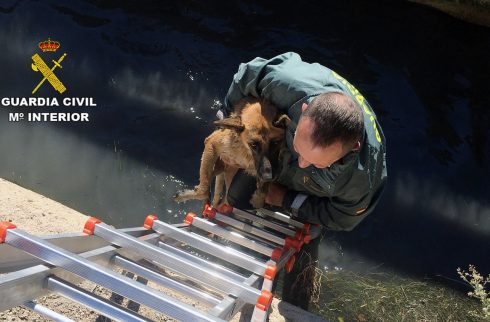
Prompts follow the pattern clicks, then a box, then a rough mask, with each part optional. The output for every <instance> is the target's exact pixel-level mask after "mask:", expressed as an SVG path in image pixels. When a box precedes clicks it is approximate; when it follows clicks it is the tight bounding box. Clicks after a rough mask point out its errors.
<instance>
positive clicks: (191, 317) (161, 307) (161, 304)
mask: <svg viewBox="0 0 490 322" xmlns="http://www.w3.org/2000/svg"><path fill="white" fill-rule="evenodd" d="M5 242H6V243H8V244H10V245H14V246H15V247H18V248H21V249H23V250H25V251H27V252H30V253H31V254H33V255H35V256H36V257H39V258H41V259H43V260H44V261H46V262H48V263H49V264H52V265H56V266H60V267H62V268H64V269H66V270H68V271H71V272H73V273H75V274H77V275H79V276H81V277H84V278H86V279H89V280H91V281H93V282H95V283H97V284H100V285H101V286H104V287H106V288H109V289H111V290H113V291H115V292H116V293H118V294H120V295H122V296H125V297H127V298H130V299H135V301H137V302H138V303H141V304H144V305H146V306H148V307H150V308H153V309H155V310H157V311H165V312H166V314H167V315H168V316H170V317H173V318H176V319H180V320H186V321H213V318H212V317H211V316H209V315H208V314H206V313H203V312H199V311H197V310H195V308H193V307H192V306H190V305H186V304H184V303H180V302H179V303H176V301H175V300H173V299H172V298H170V297H169V296H167V295H165V294H163V293H161V292H158V291H156V290H154V289H151V288H149V287H147V286H145V285H142V284H140V283H138V282H136V281H133V280H132V279H129V278H127V277H125V276H121V275H119V274H116V273H114V272H113V271H111V270H109V269H107V268H105V267H103V266H101V265H99V264H96V263H92V262H90V261H89V260H87V259H85V258H83V257H81V256H79V255H76V254H73V253H70V252H68V251H66V250H64V249H62V248H60V247H56V246H53V245H52V244H50V243H49V242H46V241H43V240H42V239H40V238H38V237H35V236H33V235H30V234H28V233H26V232H24V231H21V230H20V229H9V230H8V232H7V234H6V238H5Z"/></svg>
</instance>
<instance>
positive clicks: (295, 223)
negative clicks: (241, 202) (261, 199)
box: [257, 208, 304, 229]
mask: <svg viewBox="0 0 490 322" xmlns="http://www.w3.org/2000/svg"><path fill="white" fill-rule="evenodd" d="M257 213H258V214H264V215H266V216H269V217H272V218H274V219H277V220H279V221H282V222H284V223H286V224H289V225H291V226H293V227H296V228H299V229H303V228H304V224H303V223H302V222H299V221H297V220H294V219H292V218H291V217H289V216H287V215H285V214H282V213H280V212H277V211H271V210H268V209H264V208H260V209H257Z"/></svg>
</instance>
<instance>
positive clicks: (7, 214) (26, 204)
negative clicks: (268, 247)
mask: <svg viewBox="0 0 490 322" xmlns="http://www.w3.org/2000/svg"><path fill="white" fill-rule="evenodd" d="M87 218H88V217H87V216H85V215H82V214H80V213H78V212H77V211H75V210H73V209H70V208H68V207H66V206H64V205H62V204H60V203H58V202H56V201H54V200H51V199H49V198H46V197H44V196H42V195H39V194H37V193H35V192H32V191H30V190H27V189H24V188H22V187H20V186H18V185H15V184H13V183H11V182H8V181H6V180H4V179H1V178H0V221H10V222H12V223H14V224H15V225H17V227H18V228H20V229H23V230H25V231H27V232H29V233H32V234H35V235H50V234H57V233H67V232H80V231H81V230H82V228H83V225H84V224H85V221H86V220H87ZM149 285H150V286H152V287H156V288H159V287H158V286H157V285H152V284H151V283H150V284H149ZM79 286H80V287H82V288H84V289H87V290H89V291H91V292H93V293H95V294H98V295H100V296H103V297H106V298H109V297H110V295H111V292H110V291H109V290H107V289H103V288H102V287H100V286H98V285H95V284H93V283H91V282H83V283H82V284H80V285H79ZM160 289H161V288H160ZM163 291H165V292H166V293H167V294H169V295H170V296H173V297H177V298H179V299H181V300H183V301H185V302H187V303H188V304H190V305H193V306H195V307H196V308H200V307H202V305H201V304H200V303H198V302H196V301H194V300H192V299H188V298H184V297H182V296H181V295H179V294H176V293H175V292H171V291H169V290H163ZM0 296H8V295H7V294H0ZM36 302H37V303H39V304H41V305H43V306H46V307H48V308H50V309H52V310H54V311H56V312H58V313H62V314H64V315H66V316H67V317H69V318H71V319H73V320H76V321H96V320H97V321H104V320H103V319H101V318H100V317H99V314H98V313H97V312H95V311H93V310H92V309H89V308H86V307H83V306H81V305H78V304H77V303H74V302H72V301H70V300H68V299H66V298H63V297H61V296H59V295H56V294H50V295H48V296H45V297H43V298H40V299H38V300H37V301H36ZM126 303H127V299H126V300H124V302H123V304H126ZM252 309H253V307H251V306H250V307H249V308H248V310H247V309H244V310H243V311H242V313H241V314H237V315H236V316H235V317H234V318H233V320H232V321H249V320H250V314H251V310H252ZM139 312H140V313H141V314H143V315H145V316H147V317H148V318H150V319H152V320H155V321H172V319H170V318H167V317H165V316H163V315H162V314H159V313H157V312H155V311H153V310H151V309H148V308H145V307H142V308H141V309H140V311H139ZM0 321H50V320H48V319H46V318H44V317H42V316H41V315H39V314H37V313H35V312H32V311H30V310H28V309H25V308H23V307H20V306H19V307H15V308H12V309H9V310H7V311H4V312H0ZM269 321H298V322H299V321H302V322H303V321H324V320H323V319H321V318H320V317H318V316H316V315H314V314H311V313H309V312H306V311H304V310H301V309H299V308H297V307H295V306H292V305H290V304H288V303H286V302H282V301H280V300H278V299H274V301H273V303H272V308H271V313H270V316H269Z"/></svg>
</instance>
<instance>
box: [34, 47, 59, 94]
mask: <svg viewBox="0 0 490 322" xmlns="http://www.w3.org/2000/svg"><path fill="white" fill-rule="evenodd" d="M60 46H61V44H60V43H59V42H58V41H54V40H51V38H48V40H45V41H42V42H40V43H39V45H38V47H39V49H40V50H42V52H43V53H48V54H49V53H54V52H56V51H57V50H58V49H59V48H60ZM65 57H66V53H64V54H63V55H62V56H61V57H60V58H58V60H54V59H53V60H52V62H53V64H54V65H53V67H51V68H49V66H48V65H47V64H46V63H45V62H44V60H43V59H42V58H41V56H39V54H37V53H36V54H34V55H33V56H32V61H33V62H32V64H31V68H32V70H33V71H35V72H40V73H41V75H42V76H43V79H42V80H41V81H40V82H39V84H37V86H36V87H34V89H33V90H32V94H34V93H36V92H37V90H38V89H39V87H41V86H42V85H43V84H44V82H45V81H48V83H49V84H51V86H52V87H53V88H54V89H55V90H56V91H57V92H59V93H60V94H62V93H64V92H65V91H66V87H65V85H63V83H62V82H61V81H60V80H59V78H58V77H57V76H56V75H55V74H54V70H55V69H56V68H57V67H59V68H62V66H61V62H62V61H63V59H65Z"/></svg>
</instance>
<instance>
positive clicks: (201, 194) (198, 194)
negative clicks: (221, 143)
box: [174, 137, 219, 202]
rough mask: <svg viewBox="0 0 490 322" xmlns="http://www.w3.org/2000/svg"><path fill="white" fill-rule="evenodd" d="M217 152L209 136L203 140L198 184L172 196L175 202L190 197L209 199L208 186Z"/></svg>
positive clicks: (189, 198)
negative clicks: (192, 188)
mask: <svg viewBox="0 0 490 322" xmlns="http://www.w3.org/2000/svg"><path fill="white" fill-rule="evenodd" d="M218 157H219V155H218V152H217V151H216V148H215V144H214V142H213V140H212V139H211V137H209V140H208V139H207V140H206V141H205V146H204V151H203V153H202V158H201V167H200V169H199V185H197V186H196V187H195V188H194V190H189V189H187V190H183V191H181V192H178V193H177V195H176V196H175V197H174V200H175V201H177V202H184V201H187V200H191V199H197V200H206V201H208V200H209V186H210V183H211V179H212V177H213V171H214V166H215V164H216V161H217V160H218Z"/></svg>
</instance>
